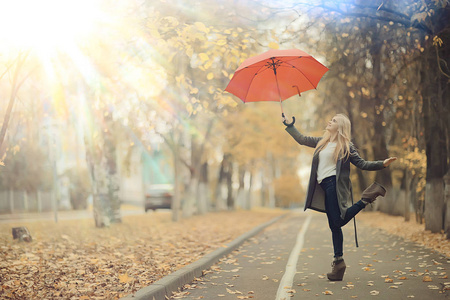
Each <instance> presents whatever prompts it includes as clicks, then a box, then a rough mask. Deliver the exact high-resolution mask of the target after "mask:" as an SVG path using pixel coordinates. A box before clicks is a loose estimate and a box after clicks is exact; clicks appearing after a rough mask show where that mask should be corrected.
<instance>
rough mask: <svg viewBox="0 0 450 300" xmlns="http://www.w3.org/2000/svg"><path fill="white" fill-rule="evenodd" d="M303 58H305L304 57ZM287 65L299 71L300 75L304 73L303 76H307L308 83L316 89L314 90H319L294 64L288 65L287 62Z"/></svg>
mask: <svg viewBox="0 0 450 300" xmlns="http://www.w3.org/2000/svg"><path fill="white" fill-rule="evenodd" d="M302 57H303V56H302ZM285 63H286V64H287V65H289V66H291V67H292V68H294V69H296V70H297V71H299V72H300V73H302V75H303V76H305V78H306V79H307V80H308V82H309V83H310V84H311V85H312V86H313V87H314V88H317V86H314V84H313V83H312V82H311V80H309V78H308V77H307V76H306V75H305V74H304V73H303V72H302V71H301V70H300V69H299V68H297V67H296V66H294V65H292V64H290V63H287V62H285Z"/></svg>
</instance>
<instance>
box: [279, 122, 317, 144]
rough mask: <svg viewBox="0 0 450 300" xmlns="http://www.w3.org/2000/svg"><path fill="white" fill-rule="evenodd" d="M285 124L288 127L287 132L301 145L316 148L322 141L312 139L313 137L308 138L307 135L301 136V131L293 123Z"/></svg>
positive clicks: (315, 138)
mask: <svg viewBox="0 0 450 300" xmlns="http://www.w3.org/2000/svg"><path fill="white" fill-rule="evenodd" d="M283 124H284V125H286V131H287V132H288V133H289V134H290V135H291V136H292V137H293V138H294V140H296V141H297V143H299V144H300V145H304V146H308V147H312V148H316V146H317V143H318V142H319V141H320V140H321V139H322V138H320V137H312V136H306V135H303V134H301V133H300V131H298V130H297V128H295V126H294V122H292V123H291V124H288V123H286V121H284V122H283Z"/></svg>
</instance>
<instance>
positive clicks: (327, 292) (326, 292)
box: [322, 291, 333, 295]
mask: <svg viewBox="0 0 450 300" xmlns="http://www.w3.org/2000/svg"><path fill="white" fill-rule="evenodd" d="M322 294H324V295H333V292H332V291H325V292H322Z"/></svg>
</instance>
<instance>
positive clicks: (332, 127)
mask: <svg viewBox="0 0 450 300" xmlns="http://www.w3.org/2000/svg"><path fill="white" fill-rule="evenodd" d="M325 130H328V131H329V132H330V133H335V132H337V130H338V123H337V120H336V116H334V117H333V119H331V120H330V121H328V124H327V127H326V128H325Z"/></svg>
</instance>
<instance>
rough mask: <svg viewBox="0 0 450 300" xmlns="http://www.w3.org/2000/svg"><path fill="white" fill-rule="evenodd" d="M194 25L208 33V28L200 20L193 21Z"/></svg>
mask: <svg viewBox="0 0 450 300" xmlns="http://www.w3.org/2000/svg"><path fill="white" fill-rule="evenodd" d="M194 25H195V27H196V28H197V29H198V30H200V31H201V32H204V33H209V29H208V28H207V27H206V26H205V24H203V23H202V22H195V23H194Z"/></svg>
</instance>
